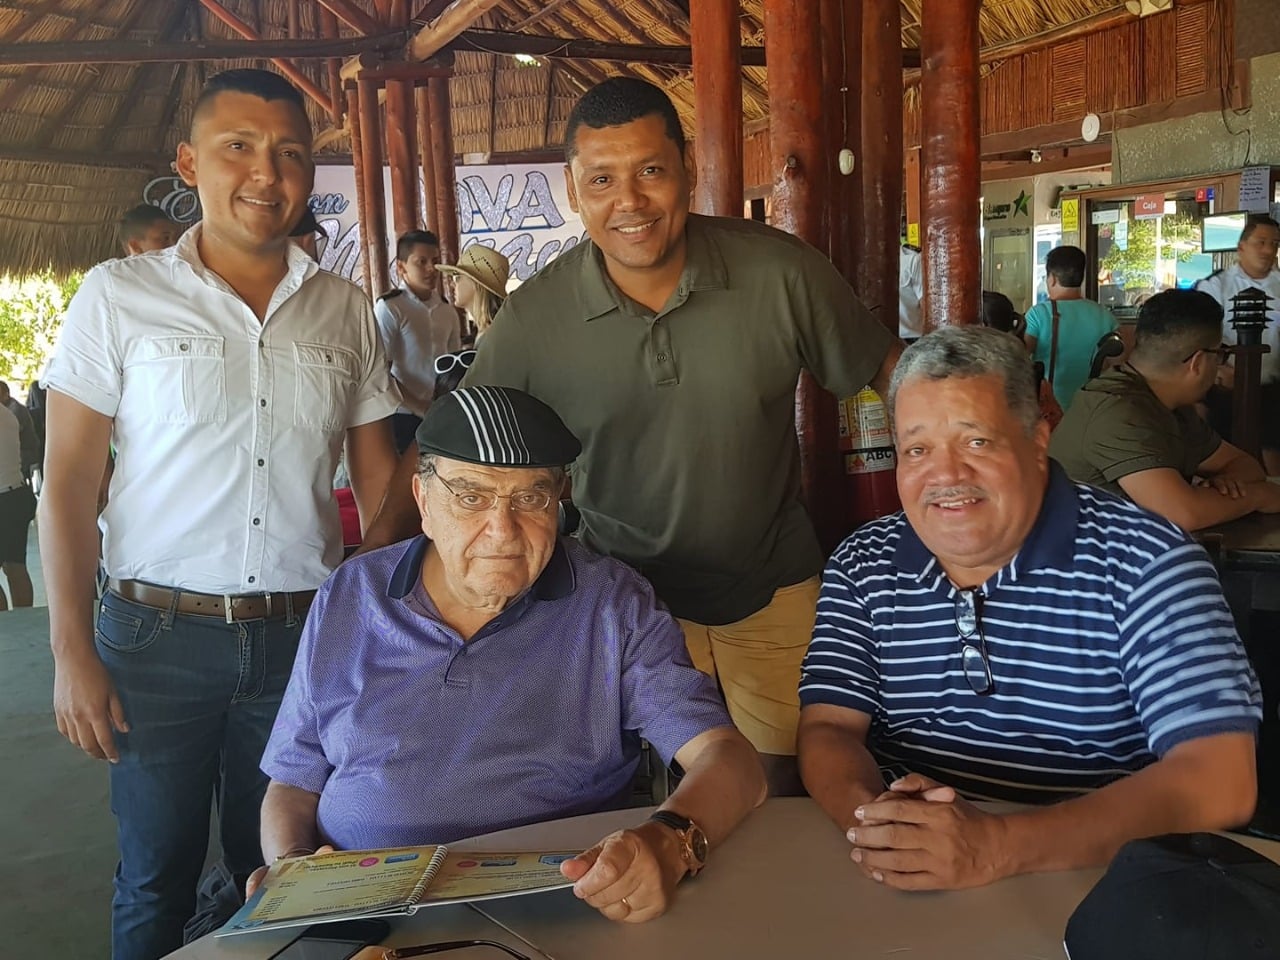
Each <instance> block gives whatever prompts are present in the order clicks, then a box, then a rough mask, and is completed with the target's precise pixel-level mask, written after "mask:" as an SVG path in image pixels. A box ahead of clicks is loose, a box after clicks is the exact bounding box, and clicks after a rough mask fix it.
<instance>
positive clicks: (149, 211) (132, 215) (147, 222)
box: [119, 203, 173, 243]
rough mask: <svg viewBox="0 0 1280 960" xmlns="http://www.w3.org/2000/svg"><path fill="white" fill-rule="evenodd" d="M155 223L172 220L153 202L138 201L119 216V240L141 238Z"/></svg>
mask: <svg viewBox="0 0 1280 960" xmlns="http://www.w3.org/2000/svg"><path fill="white" fill-rule="evenodd" d="M157 223H173V220H172V219H171V218H170V216H169V215H168V214H167V213H165V212H164V211H163V210H161V209H160V208H159V207H157V206H156V205H155V204H154V203H140V204H138V205H137V206H136V207H130V208H129V209H128V210H126V211H125V214H124V216H123V217H121V218H120V224H119V226H120V240H121V242H123V243H128V242H129V241H130V240H141V239H142V238H143V237H145V236H146V235H147V231H148V230H150V229H151V227H152V226H153V225H155V224H157Z"/></svg>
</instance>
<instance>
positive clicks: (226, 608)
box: [222, 593, 235, 623]
mask: <svg viewBox="0 0 1280 960" xmlns="http://www.w3.org/2000/svg"><path fill="white" fill-rule="evenodd" d="M222 612H223V614H224V615H225V616H226V618H227V623H235V621H234V620H232V619H231V594H229V593H224V594H223V595H222Z"/></svg>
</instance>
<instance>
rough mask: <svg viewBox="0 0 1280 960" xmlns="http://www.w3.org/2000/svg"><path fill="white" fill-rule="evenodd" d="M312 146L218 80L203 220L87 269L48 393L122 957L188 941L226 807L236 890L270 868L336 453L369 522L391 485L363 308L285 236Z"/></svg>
mask: <svg viewBox="0 0 1280 960" xmlns="http://www.w3.org/2000/svg"><path fill="white" fill-rule="evenodd" d="M311 143H312V136H311V129H310V126H309V124H308V122H307V116H306V112H305V110H304V108H303V102H302V97H301V95H300V94H299V93H298V91H297V90H296V89H295V88H294V87H293V86H292V85H290V84H289V83H288V82H287V81H285V80H284V79H282V78H281V77H279V76H277V75H275V74H273V73H268V72H266V71H261V70H232V71H227V72H226V73H222V74H219V75H217V76H215V77H214V78H212V79H211V80H210V81H209V83H208V85H207V86H206V87H205V89H204V91H203V93H202V94H201V96H200V99H199V100H198V101H197V104H196V109H195V113H194V118H193V120H192V128H191V134H190V141H189V142H187V143H184V144H182V145H181V146H180V147H179V148H178V157H177V168H178V172H179V174H180V175H181V176H182V178H183V180H184V181H185V182H186V183H187V184H189V185H191V186H193V187H195V188H196V189H197V191H198V192H199V196H200V204H201V207H202V210H203V220H202V222H201V223H200V224H199V225H197V226H195V227H193V228H192V229H191V230H189V231H187V233H186V234H184V235H183V237H182V239H181V240H180V241H179V243H178V244H177V246H175V247H172V248H170V249H168V250H164V251H159V252H155V253H148V254H142V255H140V256H136V257H130V258H128V259H125V260H115V261H110V262H108V263H104V264H101V265H100V266H98V267H96V268H95V269H93V270H92V271H90V272H89V274H88V275H87V276H86V277H85V280H84V284H83V285H82V286H81V288H80V290H79V292H78V293H77V294H76V296H75V298H74V299H73V300H72V302H71V305H70V307H69V308H68V311H67V317H66V322H65V325H64V327H63V332H62V335H61V339H60V341H59V344H58V347H57V349H56V351H55V355H54V358H53V360H52V362H51V363H50V366H49V370H48V372H47V374H46V378H45V384H46V386H47V387H48V390H49V413H48V422H49V442H48V454H47V460H46V468H47V480H46V482H45V487H44V491H43V496H42V507H41V518H40V519H41V539H42V546H43V549H44V569H45V578H46V582H47V584H48V592H49V615H50V628H51V639H52V645H53V651H54V659H55V674H54V710H55V713H56V715H57V723H58V729H59V731H60V732H61V733H63V735H65V736H66V737H67V739H68V740H70V741H71V742H72V743H73V744H75V745H77V746H79V747H80V748H82V749H83V750H84V751H85V752H86V753H88V754H89V755H90V756H92V757H96V758H105V759H107V760H109V761H110V762H111V771H110V772H111V805H112V811H113V812H114V813H115V815H116V820H117V825H118V831H117V832H118V841H119V845H120V865H119V867H118V868H117V870H116V877H115V896H114V899H113V902H112V956H113V957H114V960H153V958H156V957H160V956H163V955H165V954H166V953H169V952H170V951H172V950H174V949H176V948H177V947H178V946H180V945H181V942H182V928H183V925H184V923H185V921H186V920H187V919H188V917H189V916H190V914H191V912H192V907H193V903H194V894H195V887H196V882H197V880H198V878H199V875H200V870H201V867H202V865H203V862H204V858H205V852H206V848H207V841H208V825H209V809H210V806H209V805H210V800H211V799H214V800H215V801H216V804H217V809H218V815H219V829H220V839H221V847H222V851H223V856H224V859H225V861H226V864H227V866H228V868H229V870H230V871H231V873H232V874H234V875H237V876H244V875H247V874H248V873H249V872H251V871H252V869H253V868H254V867H255V866H257V865H258V864H259V863H260V862H261V851H260V848H259V839H258V811H259V808H260V807H261V804H262V798H263V795H264V793H265V789H266V783H267V781H266V778H265V777H264V776H263V775H262V773H261V772H260V771H259V769H258V762H259V760H260V758H261V756H262V751H263V748H264V745H265V743H266V740H267V737H268V735H269V734H270V732H271V728H272V724H273V722H274V720H275V715H276V711H277V709H278V707H279V704H280V700H281V697H282V696H283V694H284V690H285V686H286V684H287V682H288V679H289V674H290V670H291V668H292V666H293V660H294V655H295V653H296V650H297V644H298V640H299V637H300V635H301V631H302V624H303V620H304V618H305V616H306V612H307V608H308V606H309V604H310V601H311V598H312V596H313V595H314V592H315V589H316V588H317V587H319V586H320V584H321V583H323V582H324V580H325V578H326V577H327V576H328V574H329V573H330V572H331V571H332V570H333V569H334V568H335V567H336V566H337V565H338V563H339V561H340V560H341V559H342V537H341V530H340V526H339V521H338V508H337V504H336V503H335V501H334V498H333V491H332V482H331V481H332V478H333V473H334V468H335V466H336V463H337V459H338V453H339V450H340V448H341V447H342V444H343V442H344V439H345V442H346V449H347V465H348V469H349V471H350V474H351V480H352V487H353V490H354V492H355V495H356V501H357V503H358V505H359V506H360V508H361V511H362V513H363V514H364V515H365V516H372V511H373V510H374V509H376V507H377V504H378V502H379V500H380V499H381V496H382V494H383V491H384V490H385V487H386V483H387V480H388V478H389V477H390V474H391V471H392V469H393V467H394V462H395V461H394V448H393V445H392V442H391V431H390V426H389V420H388V418H389V417H390V415H391V413H392V412H393V411H394V410H395V408H396V406H397V404H398V403H399V399H400V397H399V392H398V391H397V389H396V388H395V386H394V384H393V383H392V382H391V379H390V377H389V375H388V373H387V368H386V361H385V359H384V355H383V352H382V347H381V344H380V342H379V339H378V333H377V327H376V324H375V322H374V318H373V312H372V309H371V307H370V305H369V301H368V300H367V299H366V298H365V296H364V295H363V293H362V292H361V291H360V290H359V289H358V288H356V287H355V286H353V285H351V284H349V283H347V282H346V281H345V280H342V279H341V278H339V277H337V276H335V275H333V274H330V273H325V272H322V271H320V270H319V268H318V267H317V266H316V264H315V263H314V262H313V261H312V260H311V259H310V258H309V257H308V256H307V255H306V254H305V253H303V252H302V251H301V250H300V249H298V247H297V246H296V245H294V244H292V243H290V241H289V232H290V230H291V229H292V228H293V227H294V225H295V224H296V223H297V222H298V220H299V218H300V217H301V216H302V214H303V211H304V209H305V207H306V202H307V197H308V196H309V194H310V193H311V187H312V183H313V179H314V174H315V167H314V164H313V162H312V158H311ZM109 440H111V441H113V442H114V445H115V448H116V469H115V473H114V475H113V476H112V479H111V496H110V501H109V504H108V506H107V508H106V510H105V511H104V512H103V514H102V517H101V528H102V533H103V563H104V565H105V568H106V574H107V577H108V587H107V592H106V594H105V595H104V596H103V598H102V605H101V610H100V613H99V614H98V618H97V622H96V629H95V622H94V616H93V611H94V605H93V601H94V572H95V569H94V568H95V565H96V559H97V542H98V531H97V530H96V529H95V522H94V521H95V500H96V493H97V487H98V480H99V477H100V465H101V463H102V462H103V460H104V458H105V457H106V452H107V444H108V441H109Z"/></svg>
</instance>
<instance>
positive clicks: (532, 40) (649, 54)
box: [450, 30, 765, 67]
mask: <svg viewBox="0 0 1280 960" xmlns="http://www.w3.org/2000/svg"><path fill="white" fill-rule="evenodd" d="M450 47H451V48H452V49H453V50H454V51H459V50H472V51H476V52H478V53H497V54H512V55H514V54H517V53H525V54H528V55H529V56H534V57H546V58H547V59H548V60H602V61H618V62H621V63H664V64H673V65H676V66H684V67H687V66H690V65H691V64H692V63H693V51H692V49H691V48H689V47H682V46H661V45H657V44H630V43H606V42H604V41H600V40H570V39H567V38H564V37H546V36H538V35H535V34H529V33H511V32H508V31H505V30H465V31H463V32H462V34H460V35H459V36H458V38H457V39H456V40H454V41H453V43H452V44H450ZM742 62H743V65H744V66H752V67H763V66H764V65H765V62H764V47H743V48H742Z"/></svg>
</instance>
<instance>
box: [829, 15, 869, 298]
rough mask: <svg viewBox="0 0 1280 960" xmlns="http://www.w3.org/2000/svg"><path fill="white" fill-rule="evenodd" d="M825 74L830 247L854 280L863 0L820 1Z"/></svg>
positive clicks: (858, 210)
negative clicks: (843, 167)
mask: <svg viewBox="0 0 1280 960" xmlns="http://www.w3.org/2000/svg"><path fill="white" fill-rule="evenodd" d="M820 14H821V28H822V73H823V81H822V85H823V90H824V92H825V93H826V105H825V107H824V112H825V113H826V116H827V149H826V151H825V152H826V159H827V177H828V182H829V183H830V189H829V190H828V196H829V200H828V203H827V205H826V208H827V209H826V213H827V224H826V231H827V238H828V252H829V255H830V257H831V262H832V263H834V264H835V265H836V267H837V269H839V271H840V272H841V273H842V274H844V276H845V279H847V280H848V281H849V282H850V283H853V282H854V280H855V275H854V264H855V262H856V261H855V260H854V234H855V231H857V230H858V229H859V225H860V224H861V223H862V178H861V173H862V170H861V168H862V163H863V160H862V156H861V154H862V92H861V86H862V84H861V82H860V80H861V75H860V72H861V69H862V0H822V8H821V11H820ZM845 148H848V149H849V150H851V151H852V152H853V158H854V167H853V171H852V172H851V173H849V174H844V173H841V172H840V151H841V150H843V149H845Z"/></svg>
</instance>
